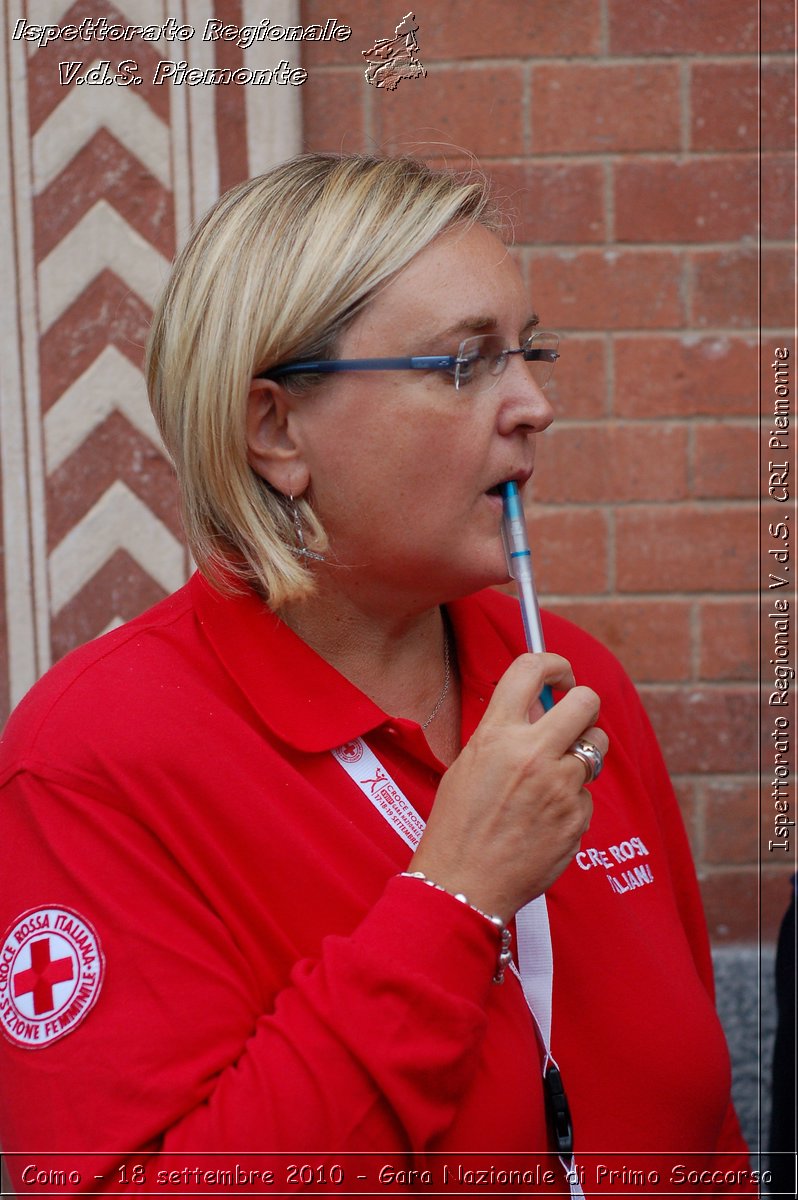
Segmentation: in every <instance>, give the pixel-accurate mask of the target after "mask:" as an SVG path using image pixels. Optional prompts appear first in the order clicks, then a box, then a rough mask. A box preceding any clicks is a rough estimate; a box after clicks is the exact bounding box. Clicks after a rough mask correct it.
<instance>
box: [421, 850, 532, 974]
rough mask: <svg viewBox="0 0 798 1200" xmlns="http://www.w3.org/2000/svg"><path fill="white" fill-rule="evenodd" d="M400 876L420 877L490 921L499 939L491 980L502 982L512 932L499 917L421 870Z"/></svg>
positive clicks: (508, 960)
mask: <svg viewBox="0 0 798 1200" xmlns="http://www.w3.org/2000/svg"><path fill="white" fill-rule="evenodd" d="M400 878H401V879H420V880H421V882H422V883H426V885H427V887H431V888H435V890H436V891H437V892H445V894H446V895H447V896H451V897H452V898H453V899H454V900H459V901H460V903H461V904H465V905H466V907H467V908H470V909H471V910H472V911H473V912H475V913H479V915H480V916H481V917H483V918H484V920H486V921H488V922H490V924H491V925H492V926H493V928H494V929H495V930H496V931H497V933H498V934H499V939H500V945H499V958H498V962H497V963H496V974H495V975H494V976H493V982H494V983H504V973H505V971H506V970H507V968H508V966H509V965H510V963H511V962H512V960H513V952H512V950H511V949H510V941H511V939H512V934H511V933H510V930H509V929H508V928H507V926H506V925H505V923H504V921H503V920H502V919H501V917H496V916H493V917H492V916H491V915H490V914H489V913H486V912H483V911H482V909H481V908H477V906H476V904H472V903H471V902H470V900H469V899H468V897H467V896H464V895H463V893H462V892H450V891H449V889H448V888H445V887H443V886H442V884H440V883H435V881H434V880H433V879H428V878H427V876H426V875H425V874H424V872H423V871H402V872H401V874H400Z"/></svg>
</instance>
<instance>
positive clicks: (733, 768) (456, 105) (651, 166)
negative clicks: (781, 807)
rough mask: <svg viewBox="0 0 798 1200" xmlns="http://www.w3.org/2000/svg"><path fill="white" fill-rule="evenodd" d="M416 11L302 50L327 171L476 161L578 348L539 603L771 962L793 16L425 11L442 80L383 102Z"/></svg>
mask: <svg viewBox="0 0 798 1200" xmlns="http://www.w3.org/2000/svg"><path fill="white" fill-rule="evenodd" d="M405 7H406V6H405ZM760 10H761V28H760V23H759V15H760ZM301 12H302V18H301V19H302V21H303V23H305V24H308V23H310V22H312V21H321V22H323V21H324V20H325V19H326V18H327V17H329V15H330V12H331V10H330V9H329V6H328V5H327V4H326V2H325V0H305V2H304V3H303V4H302V5H301ZM403 13H404V7H403V6H396V5H394V4H388V3H386V2H385V0H376V2H373V3H372V2H369V3H352V2H348V3H346V2H342V3H339V4H337V6H336V8H335V15H336V17H337V18H338V20H339V21H343V22H346V23H347V24H348V25H350V26H351V27H352V30H353V34H352V38H351V39H350V40H349V41H347V42H342V43H325V44H319V45H316V46H310V45H306V46H305V47H304V55H303V65H304V66H305V67H306V69H307V70H308V74H309V77H308V80H307V82H306V83H305V84H304V86H303V95H302V101H303V142H304V147H305V148H306V149H312V150H321V149H323V150H347V151H360V150H364V149H365V150H370V149H375V148H376V149H379V150H383V151H387V152H391V151H408V150H410V151H415V152H417V153H421V154H422V155H423V156H424V157H427V158H429V159H431V160H434V161H439V162H440V161H447V162H449V163H450V164H452V165H458V164H459V163H460V162H464V161H466V159H467V156H468V155H476V156H477V157H478V158H479V159H480V161H481V162H482V164H483V166H484V167H485V168H486V169H487V170H488V172H489V173H490V175H491V177H492V178H493V180H494V181H495V186H496V189H497V191H498V192H499V194H500V195H502V196H503V197H504V198H505V199H507V200H508V201H509V203H510V205H511V207H512V208H513V209H514V210H515V213H516V240H517V248H516V251H515V253H516V254H517V255H518V259H519V262H520V264H521V266H522V269H523V270H524V272H525V273H526V274H527V275H528V277H529V280H530V285H531V290H532V294H533V297H534V303H535V306H536V308H537V309H538V311H539V312H540V313H541V314H542V317H543V322H544V324H546V325H549V326H550V327H552V328H556V329H559V330H560V331H561V332H562V334H563V335H564V346H563V347H562V349H563V355H562V359H561V362H560V364H558V368H557V372H556V380H555V382H553V383H552V385H550V387H551V391H552V397H553V399H554V401H555V405H556V408H557V410H558V418H559V419H558V421H557V424H556V426H555V428H553V429H552V430H550V431H549V432H548V433H547V434H546V437H545V439H544V442H543V444H542V446H541V451H540V454H539V462H540V465H539V469H538V471H537V475H536V481H535V501H534V504H533V506H532V507H531V508H530V518H531V531H532V537H533V541H534V547H535V549H536V551H537V573H538V576H539V581H540V585H541V591H542V593H543V595H544V599H545V602H546V603H547V604H548V606H549V607H550V608H552V609H555V610H557V611H558V612H561V613H563V614H565V615H566V616H569V617H571V618H573V619H575V620H576V621H578V622H579V623H580V624H582V625H583V626H585V627H586V628H587V629H589V630H591V631H592V632H593V633H595V634H597V635H598V636H599V637H600V638H602V639H603V640H604V641H605V642H606V643H607V644H609V645H610V646H611V647H612V649H613V650H615V652H616V653H617V654H618V655H619V656H620V658H621V659H622V661H623V662H624V663H625V665H626V667H627V668H628V670H629V671H630V673H631V675H632V676H633V678H634V679H635V680H636V682H637V683H638V684H639V686H640V688H641V691H642V694H643V697H644V700H645V703H646V705H647V708H648V711H649V713H650V715H651V717H652V720H653V722H654V725H655V727H656V729H657V731H658V733H659V735H660V738H661V741H662V744H663V748H664V751H665V755H666V758H667V760H668V763H669V766H670V769H671V772H672V774H673V777H674V782H675V784H676V788H677V791H678V794H679V798H680V801H681V803H682V806H683V810H684V813H685V817H686V820H687V825H688V829H689V832H690V837H691V840H692V844H693V848H694V852H695V855H696V859H697V862H698V865H699V872H700V876H701V881H702V887H703V891H704V899H705V904H706V909H707V915H708V919H709V924H710V929H711V933H712V936H713V938H714V939H715V940H716V941H717V942H723V941H741V940H748V939H753V938H755V937H756V936H757V929H758V887H759V882H758V880H759V875H758V872H759V867H758V861H759V858H760V851H761V849H762V848H763V847H764V848H765V852H764V853H762V855H761V857H762V869H761V922H762V932H763V935H764V936H765V937H766V938H770V937H772V936H773V934H774V931H775V928H776V924H777V921H778V919H779V917H780V915H781V913H782V911H783V909H784V908H785V907H786V903H787V895H788V888H787V877H788V874H789V864H788V863H786V862H778V861H776V860H774V857H773V855H772V854H769V853H768V852H767V850H766V847H767V838H768V831H767V829H764V830H763V833H762V836H760V830H759V828H758V826H759V821H758V815H757V814H758V787H757V729H758V695H757V687H756V679H757V611H758V607H757V606H758V591H757V589H758V561H759V560H758V549H757V538H758V524H757V494H758V487H759V480H758V452H757V382H758V371H759V367H758V363H759V357H760V356H759V354H758V344H759V337H760V327H761V339H762V350H763V355H764V356H767V355H768V353H770V352H771V351H772V346H774V345H785V344H786V345H789V346H794V343H793V342H792V341H791V340H790V339H791V337H792V334H791V327H792V311H793V309H792V294H793V266H792V263H793V250H792V246H793V240H792V239H793V237H794V226H793V199H792V173H793V166H794V159H793V153H792V148H793V138H794V125H793V112H794V85H793V75H792V71H793V66H792V63H793V47H794V26H793V5H792V3H791V2H790V0H762V3H761V5H760V4H757V2H756V0H658V3H656V4H653V3H641V2H640V0H558V2H556V3H555V2H554V0H515V2H506V3H502V4H488V3H480V2H479V0H457V2H456V3H455V2H453V0H436V3H434V4H424V3H421V0H418V2H417V3H416V4H415V13H416V17H417V19H418V21H419V31H418V35H417V37H418V42H419V58H420V59H421V62H422V63H423V64H424V66H425V67H426V68H427V72H428V74H427V77H426V78H425V79H417V80H405V81H403V82H402V83H401V84H400V85H399V87H398V88H397V89H396V90H395V91H386V90H383V89H377V88H374V87H369V86H367V85H366V84H365V81H364V78H363V65H364V64H363V62H362V60H361V59H360V54H359V52H360V51H361V50H365V49H367V48H368V47H369V46H370V45H371V44H372V42H373V40H374V38H375V37H388V36H391V35H392V34H393V30H394V26H395V25H396V23H397V22H398V21H399V20H400V18H401V17H402V16H403ZM760 39H761V55H760V53H759V47H760ZM760 80H761V89H760ZM760 91H761V94H760ZM760 106H761V147H760V143H759V136H760V134H759V127H760V121H759V118H760ZM760 149H761V154H760V153H759V151H760ZM760 206H761V222H762V252H761V288H760V274H759V271H760V254H759V242H758V238H759V232H758V219H759V216H758V210H759V208H760ZM792 355H793V359H794V349H793V350H792ZM762 363H763V366H764V365H765V358H764V357H763V358H762ZM768 365H769V359H768ZM766 813H767V806H766ZM782 857H783V856H782Z"/></svg>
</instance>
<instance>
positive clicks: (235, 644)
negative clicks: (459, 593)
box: [190, 573, 514, 753]
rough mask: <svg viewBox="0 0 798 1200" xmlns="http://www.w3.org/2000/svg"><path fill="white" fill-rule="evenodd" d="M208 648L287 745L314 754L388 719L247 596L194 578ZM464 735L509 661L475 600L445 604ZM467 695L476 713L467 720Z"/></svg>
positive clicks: (197, 609) (251, 595)
mask: <svg viewBox="0 0 798 1200" xmlns="http://www.w3.org/2000/svg"><path fill="white" fill-rule="evenodd" d="M190 587H191V593H192V599H193V603H194V609H195V612H196V613H197V619H198V621H199V624H200V627H201V628H202V631H203V633H204V635H205V637H206V638H207V640H208V642H209V643H210V645H211V646H212V648H213V650H214V651H215V653H216V655H217V657H218V658H219V659H220V661H221V662H222V664H223V666H224V667H225V669H226V670H227V671H228V673H229V674H230V675H231V677H232V678H233V679H234V680H235V682H236V684H237V685H238V686H239V687H240V689H241V690H242V692H243V693H244V695H245V696H246V697H247V699H248V701H249V702H250V704H251V705H252V707H253V708H254V709H255V711H256V712H257V713H258V715H259V716H260V717H261V719H262V720H263V721H264V722H265V724H266V725H267V726H268V727H269V729H271V731H272V732H273V733H274V734H276V735H277V737H278V738H280V740H281V741H283V742H285V743H286V744H287V745H289V746H292V747H294V748H295V749H297V750H302V751H307V752H309V753H318V752H321V751H324V750H330V749H332V748H333V747H335V746H341V745H343V744H344V743H345V742H348V741H351V740H353V739H354V738H356V737H361V736H362V735H363V734H366V733H368V732H369V731H370V730H372V729H376V728H377V727H378V726H379V725H382V724H384V723H385V722H386V721H388V720H390V718H389V716H388V714H386V713H385V712H384V711H383V710H382V709H381V708H380V707H379V706H378V705H376V704H375V703H374V702H373V701H372V700H370V699H369V698H368V696H366V695H364V693H363V692H361V691H360V690H359V688H357V687H355V685H354V684H353V683H350V681H349V680H348V679H346V678H345V677H344V676H343V675H342V674H341V673H340V672H339V671H337V670H336V669H335V668H334V667H332V666H330V664H329V663H328V662H326V661H325V660H324V659H323V658H321V656H320V655H318V654H317V653H316V652H315V650H312V649H311V647H310V646H308V645H307V643H306V642H303V641H302V639H301V638H300V637H298V636H297V635H296V634H295V633H294V632H293V630H291V629H290V628H289V627H288V626H287V625H286V624H285V622H284V621H281V620H280V618H279V617H278V616H276V615H275V614H274V613H273V612H272V611H271V609H269V608H268V606H267V605H266V604H265V603H264V601H263V600H262V599H261V598H260V597H259V596H258V595H257V594H256V593H255V592H254V591H251V590H247V591H246V592H239V593H237V594H235V595H223V594H222V593H221V592H219V591H217V589H216V588H214V587H213V586H212V585H211V584H210V583H208V581H207V580H205V579H204V578H203V577H202V576H201V575H200V574H199V573H197V574H195V575H194V576H193V578H192V579H191V583H190ZM447 612H448V614H449V617H450V620H451V625H452V631H453V633H454V639H455V645H456V648H457V662H458V669H459V672H460V679H461V684H462V692H463V718H464V719H463V726H464V734H465V733H466V731H467V732H468V734H470V732H471V728H468V727H469V726H473V725H474V724H476V722H477V721H478V719H479V716H480V715H481V712H482V711H484V707H485V705H486V704H487V702H488V700H489V699H490V696H491V695H492V692H493V688H494V687H495V685H496V682H497V680H498V679H499V677H500V676H501V675H502V674H503V672H504V671H505V670H506V669H507V667H508V666H509V664H510V662H511V661H512V659H513V657H514V653H513V651H512V649H511V648H510V647H509V646H508V645H507V643H506V642H505V641H504V640H503V639H502V637H501V636H500V634H499V632H498V630H497V628H496V626H495V624H494V623H493V621H491V619H490V615H489V613H488V611H487V606H486V605H483V604H482V603H480V597H479V596H472V597H466V598H464V599H462V600H456V601H454V602H453V603H451V604H449V605H447ZM469 696H473V699H474V700H475V701H476V705H477V707H476V709H475V710H474V712H473V716H471V717H469V712H470V709H471V705H470V704H469V703H468V697H469Z"/></svg>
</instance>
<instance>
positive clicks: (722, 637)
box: [698, 600, 757, 680]
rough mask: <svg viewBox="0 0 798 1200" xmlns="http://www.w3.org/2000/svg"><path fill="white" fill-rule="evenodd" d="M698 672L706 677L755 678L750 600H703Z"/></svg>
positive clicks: (754, 617)
mask: <svg viewBox="0 0 798 1200" xmlns="http://www.w3.org/2000/svg"><path fill="white" fill-rule="evenodd" d="M698 636H699V658H698V673H699V675H700V676H701V678H702V679H708V680H743V679H756V678H757V611H756V605H755V602H754V601H753V600H704V601H702V603H701V606H700V608H699V635H698Z"/></svg>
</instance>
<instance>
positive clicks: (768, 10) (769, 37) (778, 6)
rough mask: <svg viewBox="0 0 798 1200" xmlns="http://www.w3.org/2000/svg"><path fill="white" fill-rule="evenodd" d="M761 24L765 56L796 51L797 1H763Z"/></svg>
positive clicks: (761, 5)
mask: <svg viewBox="0 0 798 1200" xmlns="http://www.w3.org/2000/svg"><path fill="white" fill-rule="evenodd" d="M760 22H761V38H762V53H763V54H779V53H781V54H785V53H786V54H791V53H793V52H794V50H795V0H762V2H761V4H760Z"/></svg>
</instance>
